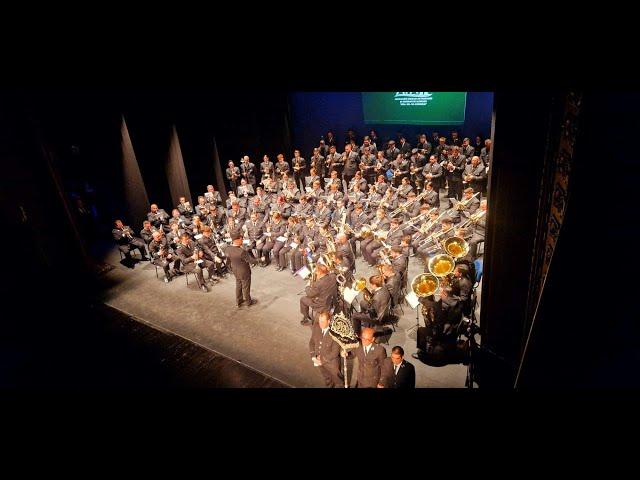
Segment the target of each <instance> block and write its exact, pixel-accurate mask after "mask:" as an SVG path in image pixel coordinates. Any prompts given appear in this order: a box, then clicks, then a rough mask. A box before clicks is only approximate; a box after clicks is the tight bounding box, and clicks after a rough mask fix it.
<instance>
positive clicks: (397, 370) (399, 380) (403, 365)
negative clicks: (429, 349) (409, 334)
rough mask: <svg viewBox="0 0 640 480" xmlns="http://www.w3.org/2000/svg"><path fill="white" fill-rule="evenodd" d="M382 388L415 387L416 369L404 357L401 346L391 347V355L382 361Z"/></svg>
mask: <svg viewBox="0 0 640 480" xmlns="http://www.w3.org/2000/svg"><path fill="white" fill-rule="evenodd" d="M380 384H381V385H382V386H383V387H384V388H400V389H411V388H416V369H415V368H414V367H413V365H412V364H410V363H409V362H407V361H406V360H405V359H404V350H403V349H402V347H398V346H396V347H393V349H392V350H391V357H388V358H385V359H384V360H383V362H382V380H381V381H380Z"/></svg>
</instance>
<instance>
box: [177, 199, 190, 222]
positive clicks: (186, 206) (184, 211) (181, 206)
mask: <svg viewBox="0 0 640 480" xmlns="http://www.w3.org/2000/svg"><path fill="white" fill-rule="evenodd" d="M176 208H177V209H178V211H179V212H180V215H182V216H183V217H185V218H186V219H187V220H191V217H192V216H193V205H191V202H187V198H186V197H180V202H179V203H178V205H177V206H176Z"/></svg>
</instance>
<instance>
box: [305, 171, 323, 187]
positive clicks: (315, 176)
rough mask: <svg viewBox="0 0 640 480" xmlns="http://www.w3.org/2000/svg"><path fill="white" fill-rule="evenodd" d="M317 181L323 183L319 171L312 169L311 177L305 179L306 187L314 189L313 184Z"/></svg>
mask: <svg viewBox="0 0 640 480" xmlns="http://www.w3.org/2000/svg"><path fill="white" fill-rule="evenodd" d="M316 181H318V182H320V183H322V181H321V180H320V177H319V176H318V172H317V170H316V169H315V168H311V170H309V176H308V177H305V178H304V186H305V187H309V188H311V187H313V183H314V182H316Z"/></svg>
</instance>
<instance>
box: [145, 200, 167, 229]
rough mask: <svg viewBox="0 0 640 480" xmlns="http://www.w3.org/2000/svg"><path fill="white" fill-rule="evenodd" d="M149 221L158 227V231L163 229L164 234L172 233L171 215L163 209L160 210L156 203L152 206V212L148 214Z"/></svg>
mask: <svg viewBox="0 0 640 480" xmlns="http://www.w3.org/2000/svg"><path fill="white" fill-rule="evenodd" d="M147 220H148V221H149V222H151V225H153V226H154V227H156V229H160V228H162V229H163V230H164V233H169V232H170V231H171V229H170V228H169V214H168V213H167V212H165V211H164V210H163V209H162V208H158V205H156V204H155V203H153V204H151V211H150V212H149V213H147Z"/></svg>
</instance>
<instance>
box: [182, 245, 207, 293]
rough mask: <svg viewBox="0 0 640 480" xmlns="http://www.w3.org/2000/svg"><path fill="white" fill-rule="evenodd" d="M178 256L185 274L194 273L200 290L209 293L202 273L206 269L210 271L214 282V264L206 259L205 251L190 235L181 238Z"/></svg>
mask: <svg viewBox="0 0 640 480" xmlns="http://www.w3.org/2000/svg"><path fill="white" fill-rule="evenodd" d="M176 254H177V255H178V258H179V259H180V263H181V265H182V270H183V271H184V272H185V273H194V274H195V276H196V281H197V282H198V287H199V288H200V290H202V291H203V292H205V293H206V292H208V291H209V289H208V288H207V286H206V285H205V280H204V275H203V273H202V271H203V268H206V269H207V270H208V271H209V279H210V280H211V281H213V272H214V266H213V262H211V261H209V260H206V259H205V258H204V251H203V250H202V248H200V246H199V245H198V244H197V243H196V242H195V241H193V240H191V239H190V238H189V234H188V233H183V234H182V236H181V237H180V243H179V244H178V248H177V249H176Z"/></svg>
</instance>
